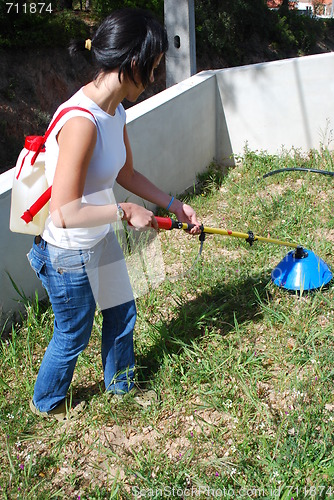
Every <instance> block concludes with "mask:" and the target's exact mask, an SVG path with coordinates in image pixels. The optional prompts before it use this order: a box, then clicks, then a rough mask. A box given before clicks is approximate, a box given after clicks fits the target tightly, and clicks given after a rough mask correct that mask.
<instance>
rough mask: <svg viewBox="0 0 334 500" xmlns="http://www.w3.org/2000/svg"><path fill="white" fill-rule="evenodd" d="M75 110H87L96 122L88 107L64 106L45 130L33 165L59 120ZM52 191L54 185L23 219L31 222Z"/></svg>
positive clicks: (25, 213) (28, 210)
mask: <svg viewBox="0 0 334 500" xmlns="http://www.w3.org/2000/svg"><path fill="white" fill-rule="evenodd" d="M73 110H79V111H85V112H86V113H89V114H90V115H92V117H93V118H94V120H95V122H96V119H95V116H94V115H93V113H92V112H91V111H89V110H88V109H85V108H81V107H80V106H70V107H68V108H64V109H62V110H61V111H60V112H59V113H58V115H57V116H56V117H55V119H54V120H53V121H52V122H51V124H50V125H49V127H48V129H47V131H46V132H45V135H44V141H43V142H42V143H41V145H40V146H39V148H38V150H37V151H36V153H35V154H34V156H33V158H32V160H31V164H32V165H33V164H34V163H35V160H36V158H37V155H38V153H39V152H40V151H41V149H42V148H43V146H44V143H45V142H46V140H47V138H48V137H49V135H50V134H51V132H52V130H53V129H54V128H55V126H56V125H57V123H58V122H59V120H60V119H61V118H62V117H63V116H64V115H65V113H68V112H69V111H73ZM51 191H52V186H50V187H48V188H47V190H46V191H44V193H43V194H42V195H41V196H40V197H39V198H38V199H37V200H36V201H35V203H33V205H31V207H30V208H28V209H27V210H26V211H25V212H24V214H23V215H21V219H23V220H24V221H25V222H26V223H27V224H28V223H29V222H31V221H32V220H33V218H34V217H35V215H36V214H37V213H38V212H39V211H40V210H41V209H42V208H43V207H44V205H46V204H47V202H48V201H49V200H50V198H51Z"/></svg>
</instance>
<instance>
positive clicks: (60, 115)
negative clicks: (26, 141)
mask: <svg viewBox="0 0 334 500" xmlns="http://www.w3.org/2000/svg"><path fill="white" fill-rule="evenodd" d="M74 110H78V111H84V112H85V113H89V114H90V115H91V116H92V117H93V118H94V120H95V121H96V119H95V116H94V115H93V113H92V112H91V111H89V110H88V109H86V108H81V107H80V106H69V107H68V108H64V109H62V110H61V111H60V112H59V113H58V115H57V116H56V117H55V119H54V120H53V121H52V122H51V123H50V125H49V127H48V129H47V131H46V132H45V135H44V141H41V143H40V145H39V147H38V149H37V150H36V152H35V154H34V156H33V157H32V158H31V165H33V164H34V163H35V161H36V158H37V156H38V155H39V153H40V152H41V150H42V149H43V147H44V144H45V142H46V140H47V138H48V137H49V135H50V134H51V132H52V130H53V129H54V128H55V126H56V125H57V123H58V122H59V120H60V119H61V118H62V117H63V116H64V115H65V114H66V113H68V112H69V111H74Z"/></svg>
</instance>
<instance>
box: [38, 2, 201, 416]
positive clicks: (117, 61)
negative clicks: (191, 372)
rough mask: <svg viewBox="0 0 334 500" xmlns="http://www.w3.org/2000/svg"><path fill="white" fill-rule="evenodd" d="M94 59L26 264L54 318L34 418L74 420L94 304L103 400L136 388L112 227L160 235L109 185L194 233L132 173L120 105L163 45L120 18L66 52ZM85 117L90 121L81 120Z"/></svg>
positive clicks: (50, 145)
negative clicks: (71, 406) (71, 397)
mask: <svg viewBox="0 0 334 500" xmlns="http://www.w3.org/2000/svg"><path fill="white" fill-rule="evenodd" d="M84 47H85V48H86V49H88V50H90V51H91V52H92V55H93V57H94V60H95V63H96V66H97V73H96V77H95V79H94V80H93V81H92V82H90V83H88V84H87V85H86V86H84V87H83V88H81V89H80V90H79V91H78V92H77V93H76V94H74V96H72V97H71V98H70V99H69V100H68V101H67V102H66V103H64V104H63V105H61V106H60V108H59V109H58V110H57V113H56V114H58V113H59V111H60V110H61V109H64V108H67V107H69V106H75V107H81V108H83V110H82V111H81V110H77V109H74V110H72V111H68V112H66V114H64V116H63V117H62V118H61V120H60V121H59V122H58V124H57V126H56V127H55V129H54V131H53V133H52V134H51V135H50V137H49V138H48V140H47V144H46V173H47V177H48V182H49V184H50V185H51V184H52V197H51V201H50V215H49V217H48V219H47V221H46V224H45V229H44V231H43V234H42V235H41V236H39V237H36V238H35V241H34V244H33V248H32V249H31V251H30V253H29V254H28V258H29V261H30V264H31V266H32V267H33V269H34V270H35V272H36V274H37V276H38V277H39V278H40V279H41V281H42V284H43V286H44V287H45V288H46V290H47V292H48V295H49V297H50V301H51V304H52V307H53V312H54V315H55V321H54V333H53V337H52V340H51V341H50V344H49V346H48V348H47V350H46V352H45V355H44V358H43V361H42V364H41V367H40V370H39V373H38V376H37V380H36V384H35V388H34V396H33V400H32V402H31V404H30V408H31V410H32V411H33V413H35V414H37V415H40V416H45V417H50V416H51V417H56V418H57V419H58V420H61V419H66V418H69V417H71V415H72V414H74V413H73V410H71V411H69V410H67V403H66V394H67V391H68V388H69V386H70V383H71V380H72V376H73V371H74V368H75V364H76V361H77V358H78V355H79V354H80V352H82V351H83V350H84V349H85V347H86V346H87V344H88V341H89V337H90V334H91V329H92V325H93V319H94V314H95V308H96V303H98V304H99V306H100V308H101V310H102V316H103V327H102V364H103V370H104V381H105V386H106V390H107V391H109V392H111V393H113V394H118V395H121V394H125V393H127V392H129V391H130V390H131V389H133V387H134V383H133V372H134V352H133V329H134V325H135V320H136V307H135V303H134V299H133V294H132V290H131V286H130V282H129V278H128V275H127V271H126V266H125V262H124V256H123V253H122V251H121V249H120V246H119V244H118V242H117V240H116V237H115V234H114V232H113V230H112V226H111V224H112V223H114V222H115V221H117V220H120V219H122V220H125V221H127V222H128V223H130V224H131V225H132V226H134V228H136V229H144V228H149V227H153V228H155V229H158V226H157V222H156V219H155V217H154V215H153V213H152V212H151V211H150V210H147V209H145V208H143V207H142V206H139V205H137V204H134V203H119V204H117V203H116V202H115V200H114V197H113V193H112V188H113V185H114V182H115V180H116V181H117V182H118V183H119V184H120V185H121V186H123V187H124V188H125V189H127V190H128V191H130V192H132V193H134V194H136V195H138V196H140V197H142V198H144V199H145V200H148V201H149V202H152V203H154V204H156V205H158V206H160V207H164V208H166V209H168V210H170V211H171V212H173V213H174V214H175V215H176V216H177V218H178V219H179V220H181V221H184V222H189V223H192V224H195V227H194V228H193V230H192V233H194V234H196V233H198V231H199V223H198V221H197V219H196V214H195V212H194V210H193V209H192V208H191V207H190V206H188V205H186V204H184V203H182V202H181V201H179V200H177V199H175V198H174V197H171V196H170V195H168V194H166V193H164V192H163V191H161V190H160V189H159V188H157V187H156V186H155V185H154V184H152V183H151V182H150V181H149V180H148V179H147V178H146V177H145V176H143V175H142V174H140V173H139V172H137V171H136V170H135V169H134V168H133V161H132V153H131V147H130V143H129V138H128V134H127V131H126V125H125V111H124V108H123V106H122V105H121V102H122V101H123V99H124V98H126V99H128V100H129V101H131V102H134V101H136V100H137V99H138V97H139V95H140V94H141V93H142V92H143V91H144V89H145V88H146V87H147V85H148V84H149V83H152V82H153V81H154V70H155V69H156V68H157V67H158V65H159V64H160V61H161V59H162V57H163V55H164V53H165V52H166V50H167V35H166V32H165V30H164V29H163V28H162V26H161V25H160V24H159V23H158V22H157V21H156V20H155V19H154V18H153V17H152V15H151V14H149V13H147V12H146V11H142V10H137V9H125V10H122V11H118V12H115V13H113V14H111V15H110V16H109V17H108V18H106V19H105V20H104V21H103V23H102V24H101V26H100V27H99V28H98V30H97V32H96V33H95V35H94V37H93V38H92V40H86V42H85V43H83V42H80V43H79V42H73V43H72V45H71V51H72V53H74V52H76V51H77V50H80V49H83V48H84ZM85 110H87V111H89V113H88V112H87V111H85Z"/></svg>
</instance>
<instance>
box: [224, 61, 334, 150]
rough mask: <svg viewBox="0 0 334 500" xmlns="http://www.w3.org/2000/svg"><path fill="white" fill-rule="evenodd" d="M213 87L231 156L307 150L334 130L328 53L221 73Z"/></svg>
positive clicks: (333, 81) (333, 75) (332, 64)
mask: <svg viewBox="0 0 334 500" xmlns="http://www.w3.org/2000/svg"><path fill="white" fill-rule="evenodd" d="M217 83H218V89H219V94H220V98H221V103H222V109H223V112H224V115H225V120H226V127H227V130H228V135H229V138H230V143H231V149H232V151H233V152H234V153H235V154H242V152H243V151H244V146H245V143H246V142H247V143H248V146H249V148H250V149H251V150H264V151H268V152H270V153H273V154H275V153H277V152H278V151H280V150H281V148H282V146H284V148H286V149H290V148H292V147H294V148H301V149H302V150H306V151H307V150H309V149H311V148H318V147H319V144H320V143H325V142H326V140H327V139H328V137H327V138H326V132H327V133H328V132H329V130H330V129H333V127H334V53H328V54H322V55H314V56H308V57H301V58H296V59H286V60H283V61H275V62H270V63H261V64H253V65H250V66H242V67H239V68H229V69H224V70H221V71H219V72H218V73H217ZM327 135H328V134H327ZM332 146H333V145H332Z"/></svg>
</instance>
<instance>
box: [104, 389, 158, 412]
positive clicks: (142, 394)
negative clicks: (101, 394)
mask: <svg viewBox="0 0 334 500" xmlns="http://www.w3.org/2000/svg"><path fill="white" fill-rule="evenodd" d="M110 394H111V395H112V397H113V399H114V398H115V399H117V400H118V401H124V398H126V400H127V399H128V398H131V399H133V400H134V401H135V402H136V403H137V404H138V405H139V406H141V407H142V408H148V407H149V406H151V405H152V404H153V403H156V402H157V401H158V395H157V393H156V392H155V391H154V390H153V389H150V390H146V389H139V388H138V387H132V389H130V391H129V392H124V394H113V393H110Z"/></svg>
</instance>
